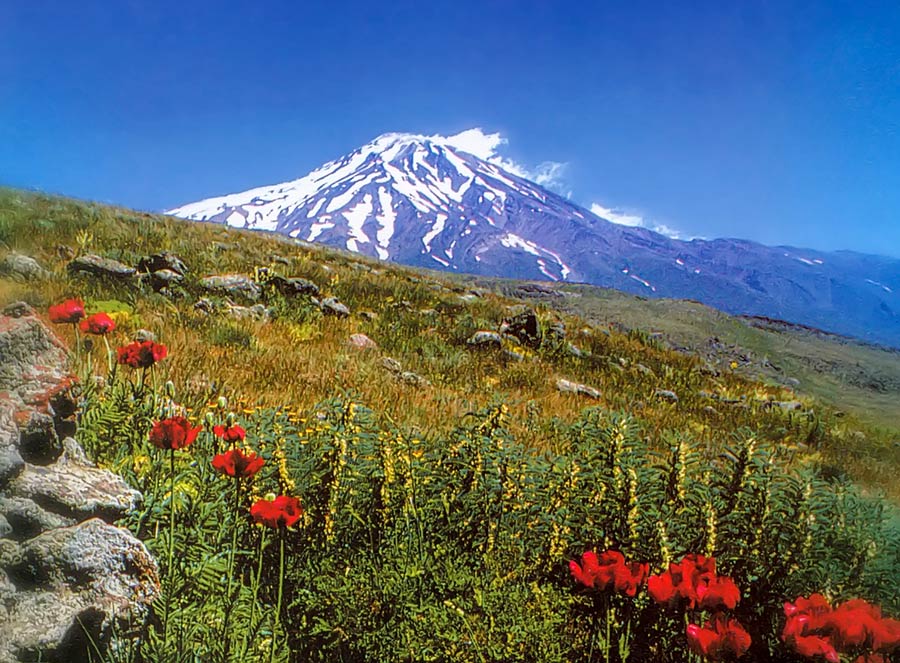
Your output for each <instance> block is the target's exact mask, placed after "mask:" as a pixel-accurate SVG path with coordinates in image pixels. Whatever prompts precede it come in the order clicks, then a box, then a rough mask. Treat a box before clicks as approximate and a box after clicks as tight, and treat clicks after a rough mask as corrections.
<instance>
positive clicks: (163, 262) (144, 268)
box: [137, 251, 188, 276]
mask: <svg viewBox="0 0 900 663" xmlns="http://www.w3.org/2000/svg"><path fill="white" fill-rule="evenodd" d="M137 268H138V271H139V272H148V273H150V274H152V273H154V272H161V271H169V272H175V273H176V274H178V275H179V276H184V275H185V274H187V272H188V268H187V265H185V264H184V261H183V260H182V259H181V258H179V257H178V256H176V255H175V254H174V253H172V252H170V251H161V252H159V253H154V254H153V255H150V256H145V257H143V258H141V260H140V262H138V267H137Z"/></svg>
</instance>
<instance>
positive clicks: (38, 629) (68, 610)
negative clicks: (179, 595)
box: [0, 520, 160, 661]
mask: <svg viewBox="0 0 900 663" xmlns="http://www.w3.org/2000/svg"><path fill="white" fill-rule="evenodd" d="M5 572H6V574H7V575H8V577H9V579H10V580H11V581H12V584H14V585H15V587H17V588H18V591H17V592H16V593H14V594H12V595H11V596H8V597H6V600H5V602H4V603H5V606H6V614H5V616H4V619H3V620H2V622H0V632H2V633H3V636H4V637H3V639H2V641H0V661H19V660H43V661H86V660H87V658H88V647H90V649H91V650H93V649H94V647H96V648H97V649H98V650H99V651H100V653H101V654H102V653H103V652H104V651H105V650H106V649H107V648H108V647H109V646H110V645H111V643H112V642H113V640H114V638H119V639H125V638H128V637H129V636H133V635H134V633H133V631H134V628H135V625H138V626H139V625H141V624H143V623H144V622H145V621H146V619H147V617H148V615H149V611H150V605H151V603H152V602H153V600H154V599H155V598H156V597H157V596H158V594H159V591H160V585H159V572H158V570H157V567H156V564H155V562H154V561H153V559H152V558H151V557H150V554H149V553H148V552H147V549H146V548H145V547H144V545H143V544H142V543H141V542H140V541H138V540H137V539H135V538H134V537H133V536H132V535H131V534H130V533H129V532H128V531H127V530H124V529H120V528H117V527H113V526H111V525H107V524H106V523H104V522H103V521H101V520H88V521H86V522H84V523H81V524H78V525H74V526H71V527H64V528H58V529H55V530H52V531H49V532H46V533H45V534H42V535H40V536H38V537H36V538H34V539H31V540H30V541H27V542H26V543H24V544H22V545H20V546H19V547H18V549H17V550H16V552H15V553H14V555H13V558H12V559H11V560H10V563H9V565H8V566H7V567H6V569H5Z"/></svg>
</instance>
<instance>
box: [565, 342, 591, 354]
mask: <svg viewBox="0 0 900 663" xmlns="http://www.w3.org/2000/svg"><path fill="white" fill-rule="evenodd" d="M566 352H567V353H568V354H569V355H571V356H572V357H578V358H582V357H587V356H588V353H587V352H585V351H584V350H582V349H581V348H579V347H578V346H576V345H574V344H572V343H567V344H566Z"/></svg>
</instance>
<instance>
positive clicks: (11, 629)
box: [0, 304, 160, 663]
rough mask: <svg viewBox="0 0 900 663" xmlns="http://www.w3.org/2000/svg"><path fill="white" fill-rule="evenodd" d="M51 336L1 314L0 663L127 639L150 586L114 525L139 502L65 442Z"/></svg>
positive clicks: (63, 380)
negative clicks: (114, 522) (0, 635)
mask: <svg viewBox="0 0 900 663" xmlns="http://www.w3.org/2000/svg"><path fill="white" fill-rule="evenodd" d="M74 384H75V382H74V379H73V378H72V376H71V375H70V374H69V372H68V369H67V352H66V348H65V347H64V346H63V345H62V343H61V342H60V341H59V340H58V339H57V338H56V337H55V336H54V335H53V333H52V332H51V331H50V330H49V329H48V328H47V327H46V325H44V323H43V322H41V320H40V319H38V318H37V317H36V316H35V315H34V312H33V311H31V309H30V308H29V307H28V306H27V305H25V304H15V305H12V306H9V307H7V308H6V309H5V310H4V311H3V314H2V315H0V634H2V637H0V663H19V662H23V661H37V660H40V661H87V660H88V650H89V649H90V650H91V651H93V652H94V653H95V654H96V651H97V650H99V651H100V652H102V651H103V650H104V649H105V648H107V647H109V646H110V644H111V643H112V642H113V641H114V640H119V641H122V640H123V639H128V638H131V637H135V636H136V635H138V634H139V633H140V629H141V628H142V627H143V625H144V624H145V623H146V620H147V618H148V616H149V613H150V605H151V603H152V601H153V600H154V598H155V597H156V596H157V594H158V593H159V591H160V585H159V577H158V572H157V567H156V563H155V562H154V560H153V559H152V557H151V556H150V554H149V552H148V551H147V549H146V548H145V547H144V545H143V544H142V543H141V542H140V541H138V540H137V539H136V538H134V537H133V536H132V535H131V534H130V533H129V532H128V531H127V530H125V529H122V528H119V527H116V526H115V525H113V524H112V523H113V521H115V520H116V519H117V518H119V517H121V516H122V515H124V514H125V513H127V512H128V511H129V510H131V509H133V508H134V507H135V506H136V505H137V504H138V502H139V501H140V499H141V495H140V493H138V492H137V491H135V490H132V489H131V488H130V487H129V486H128V485H127V484H126V483H125V482H124V481H123V480H122V478H121V477H119V476H117V475H115V474H113V473H112V472H110V471H108V470H105V469H101V468H98V467H96V466H95V465H94V464H93V463H91V462H90V461H89V460H88V458H87V456H86V454H85V453H84V451H83V450H82V449H81V447H80V446H79V445H78V443H77V442H76V441H75V439H74V438H72V437H71V435H72V434H74V433H75V421H74V415H75V412H76V403H75V402H74V400H73V397H72V395H71V394H72V389H73V387H74Z"/></svg>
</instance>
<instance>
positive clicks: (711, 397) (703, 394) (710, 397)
mask: <svg viewBox="0 0 900 663" xmlns="http://www.w3.org/2000/svg"><path fill="white" fill-rule="evenodd" d="M697 398H702V399H704V400H707V401H717V400H719V397H718V396H717V395H716V394H714V393H712V392H710V391H706V390H705V389H701V390H700V391H698V392H697Z"/></svg>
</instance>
